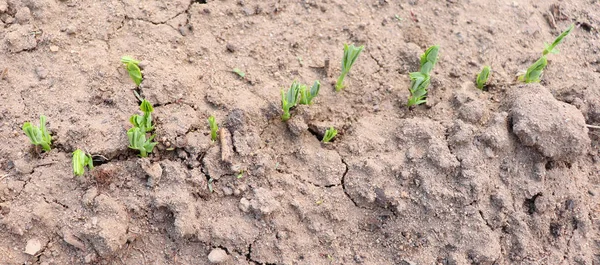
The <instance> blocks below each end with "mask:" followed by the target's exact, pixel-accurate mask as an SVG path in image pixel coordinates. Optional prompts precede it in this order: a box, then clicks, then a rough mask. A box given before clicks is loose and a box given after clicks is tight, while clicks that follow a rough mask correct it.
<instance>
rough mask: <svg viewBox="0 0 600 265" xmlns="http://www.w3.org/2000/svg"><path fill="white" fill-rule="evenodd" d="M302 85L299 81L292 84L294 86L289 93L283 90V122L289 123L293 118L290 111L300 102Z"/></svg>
mask: <svg viewBox="0 0 600 265" xmlns="http://www.w3.org/2000/svg"><path fill="white" fill-rule="evenodd" d="M300 86H301V85H300V83H298V82H297V81H294V82H292V86H291V87H290V89H288V91H286V92H284V91H283V89H282V90H281V108H282V109H283V115H282V116H281V120H282V121H287V120H289V119H290V117H291V116H292V115H291V114H290V109H291V108H293V107H295V106H296V105H297V104H298V102H299V101H300Z"/></svg>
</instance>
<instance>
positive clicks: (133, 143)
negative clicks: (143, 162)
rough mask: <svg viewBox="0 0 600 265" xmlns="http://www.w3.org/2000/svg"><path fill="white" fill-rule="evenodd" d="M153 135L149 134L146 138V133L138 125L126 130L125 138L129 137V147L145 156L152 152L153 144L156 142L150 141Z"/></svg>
mask: <svg viewBox="0 0 600 265" xmlns="http://www.w3.org/2000/svg"><path fill="white" fill-rule="evenodd" d="M154 136H156V135H152V136H150V138H149V139H146V133H145V132H142V130H141V129H140V128H138V127H133V128H131V129H129V130H128V131H127V138H129V148H131V149H134V150H138V151H140V156H141V157H147V156H148V153H152V150H154V146H156V144H157V142H152V140H153V139H154Z"/></svg>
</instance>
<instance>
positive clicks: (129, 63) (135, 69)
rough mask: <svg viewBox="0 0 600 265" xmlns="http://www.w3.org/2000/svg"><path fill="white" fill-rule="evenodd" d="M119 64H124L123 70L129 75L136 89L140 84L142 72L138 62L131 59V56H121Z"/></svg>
mask: <svg viewBox="0 0 600 265" xmlns="http://www.w3.org/2000/svg"><path fill="white" fill-rule="evenodd" d="M121 63H123V64H125V68H126V69H127V72H128V73H129V77H131V79H132V80H133V82H134V83H135V86H136V87H138V86H140V84H141V83H142V71H141V70H140V67H139V66H138V64H139V63H140V62H139V61H138V60H136V59H133V58H132V57H131V56H123V57H121Z"/></svg>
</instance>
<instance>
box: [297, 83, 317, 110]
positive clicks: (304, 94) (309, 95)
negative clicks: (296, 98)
mask: <svg viewBox="0 0 600 265" xmlns="http://www.w3.org/2000/svg"><path fill="white" fill-rule="evenodd" d="M320 88H321V82H319V80H317V81H315V83H314V84H313V85H312V87H311V88H310V90H309V89H308V88H307V87H306V86H305V85H302V86H301V87H300V104H304V105H310V104H312V100H313V98H315V97H317V95H318V94H319V89H320Z"/></svg>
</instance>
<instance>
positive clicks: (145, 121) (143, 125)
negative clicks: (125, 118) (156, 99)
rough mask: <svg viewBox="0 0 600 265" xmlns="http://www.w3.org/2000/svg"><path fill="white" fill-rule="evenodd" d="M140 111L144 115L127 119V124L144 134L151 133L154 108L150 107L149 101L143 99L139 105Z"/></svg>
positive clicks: (135, 115)
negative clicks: (129, 123)
mask: <svg viewBox="0 0 600 265" xmlns="http://www.w3.org/2000/svg"><path fill="white" fill-rule="evenodd" d="M140 110H141V111H142V112H143V113H144V115H137V114H134V115H133V116H131V118H129V122H131V124H132V125H133V126H134V127H138V128H140V130H141V131H142V132H144V133H146V132H149V131H152V129H154V126H153V125H152V112H153V111H154V107H152V103H150V101H148V100H145V99H143V100H142V103H141V104H140Z"/></svg>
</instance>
